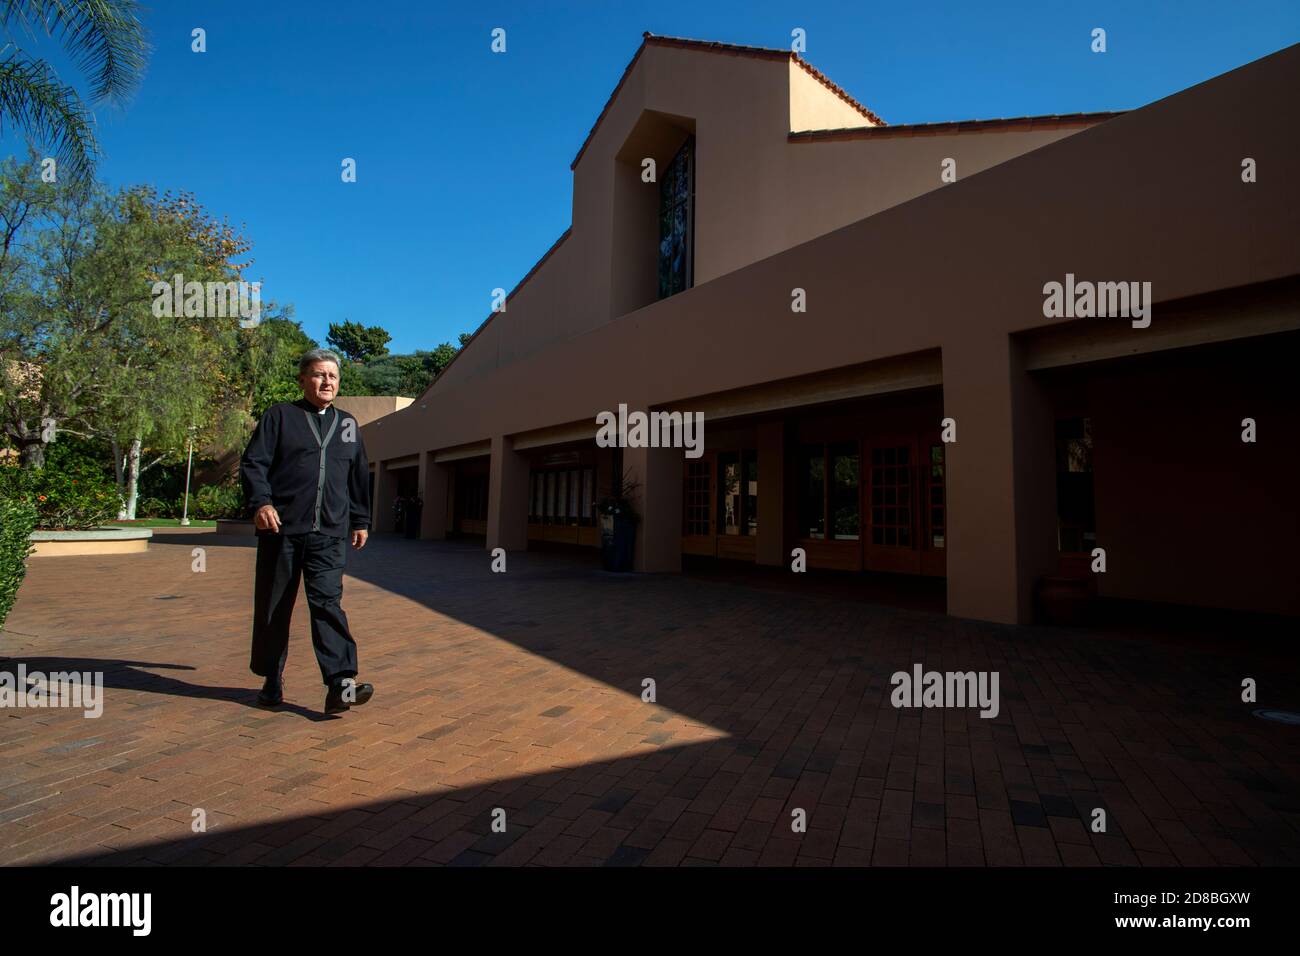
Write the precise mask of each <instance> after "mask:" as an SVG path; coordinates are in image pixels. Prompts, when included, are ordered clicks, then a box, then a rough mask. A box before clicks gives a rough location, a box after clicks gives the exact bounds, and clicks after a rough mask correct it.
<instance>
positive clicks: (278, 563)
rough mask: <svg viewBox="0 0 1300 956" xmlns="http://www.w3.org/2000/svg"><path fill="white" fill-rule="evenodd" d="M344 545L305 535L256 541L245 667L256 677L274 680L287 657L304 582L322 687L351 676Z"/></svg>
mask: <svg viewBox="0 0 1300 956" xmlns="http://www.w3.org/2000/svg"><path fill="white" fill-rule="evenodd" d="M346 555H347V539H346V538H332V537H330V536H329V535H324V534H319V533H317V532H314V531H313V532H310V533H308V534H295V535H285V534H261V535H258V536H257V577H256V581H255V583H254V589H253V655H252V661H251V662H250V664H249V667H251V668H252V671H253V673H254V674H257V675H258V676H259V677H269V676H271V675H273V674H276V675H278V674H280V673H281V672H282V671H283V669H284V662H285V660H286V659H287V657H288V656H289V619H290V618H291V617H292V616H293V605H294V602H295V601H297V599H298V582H299V580H302V579H304V578H305V579H306V584H307V608H308V610H309V611H310V613H311V643H312V646H313V647H314V648H315V649H316V663H318V664H319V665H320V675H321V679H322V680H323V681H324V682H325V684H326V686H328V685H329V684H331V683H332V682H334V681H336V680H341V679H342V678H344V677H356V676H357V643H356V641H354V640H353V639H352V634H351V632H350V631H349V630H348V616H347V615H346V614H344V613H343V607H342V605H341V604H340V603H339V601H340V599H341V598H342V597H343V563H344V560H345V558H346Z"/></svg>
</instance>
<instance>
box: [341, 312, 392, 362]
mask: <svg viewBox="0 0 1300 956" xmlns="http://www.w3.org/2000/svg"><path fill="white" fill-rule="evenodd" d="M391 340H392V336H391V335H389V334H388V333H387V332H385V331H384V330H383V329H382V328H381V327H380V326H378V325H371V326H365V325H362V324H361V323H360V322H351V321H348V322H341V323H340V322H331V323H330V327H329V334H328V335H326V336H325V341H326V342H328V343H329V344H330V346H331V347H332V348H335V349H338V350H339V351H340V352H342V353H343V355H344V357H345V358H347V359H348V360H350V361H353V362H369V361H370V360H372V359H377V358H383V357H384V356H385V355H387V354H388V347H387V346H388V343H389V341H391Z"/></svg>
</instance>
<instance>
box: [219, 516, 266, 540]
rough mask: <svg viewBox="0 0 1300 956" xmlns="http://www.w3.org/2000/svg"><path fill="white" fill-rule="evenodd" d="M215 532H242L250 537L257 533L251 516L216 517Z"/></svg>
mask: <svg viewBox="0 0 1300 956" xmlns="http://www.w3.org/2000/svg"><path fill="white" fill-rule="evenodd" d="M217 534H244V535H248V536H249V537H252V536H253V535H255V534H257V528H255V527H254V526H253V521H252V519H251V518H249V519H243V518H218V519H217Z"/></svg>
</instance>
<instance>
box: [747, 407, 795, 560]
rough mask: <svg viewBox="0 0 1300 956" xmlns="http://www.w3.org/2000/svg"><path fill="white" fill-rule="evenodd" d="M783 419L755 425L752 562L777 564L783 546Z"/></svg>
mask: <svg viewBox="0 0 1300 956" xmlns="http://www.w3.org/2000/svg"><path fill="white" fill-rule="evenodd" d="M784 539H785V422H783V421H776V422H765V423H763V424H761V425H759V426H758V541H757V542H756V546H755V558H754V563H755V564H766V565H781V564H785V563H786V562H787V561H788V560H789V554H788V552H787V551H786V550H785V540H784Z"/></svg>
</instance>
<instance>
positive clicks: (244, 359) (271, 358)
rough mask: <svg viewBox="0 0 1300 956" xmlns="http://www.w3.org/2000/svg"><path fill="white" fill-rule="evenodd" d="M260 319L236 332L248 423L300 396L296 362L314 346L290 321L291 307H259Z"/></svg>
mask: <svg viewBox="0 0 1300 956" xmlns="http://www.w3.org/2000/svg"><path fill="white" fill-rule="evenodd" d="M262 312H263V317H262V321H261V322H260V323H258V325H257V326H256V327H254V328H251V329H242V330H240V357H239V363H240V371H241V378H242V380H243V381H244V383H245V388H246V396H247V401H246V404H247V406H248V409H249V412H250V414H251V417H252V420H253V421H256V420H257V419H259V418H261V417H262V415H263V413H265V412H266V410H267V409H268V408H270V407H271V406H272V405H275V404H276V403H278V402H292V401H294V400H296V399H298V398H300V397H301V396H302V390H301V389H300V388H299V387H298V382H297V379H298V359H299V358H300V357H301V356H302V353H303V352H306V351H308V350H309V349H314V348H316V347H317V342H316V340H315V339H313V338H312V337H311V336H309V335H308V334H307V333H306V332H304V331H303V330H302V324H301V323H299V322H295V321H294V320H293V306H291V305H286V306H284V307H283V308H280V307H278V306H276V305H275V304H274V303H268V304H265V305H263V306H262Z"/></svg>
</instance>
